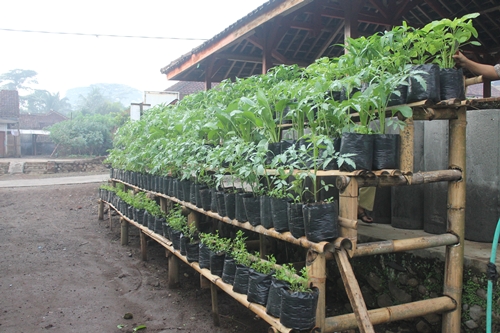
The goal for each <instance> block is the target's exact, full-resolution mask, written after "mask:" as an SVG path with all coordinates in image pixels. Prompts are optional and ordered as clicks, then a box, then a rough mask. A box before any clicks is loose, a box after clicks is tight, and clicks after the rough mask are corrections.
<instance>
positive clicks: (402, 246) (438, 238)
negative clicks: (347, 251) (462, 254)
mask: <svg viewBox="0 0 500 333" xmlns="http://www.w3.org/2000/svg"><path fill="white" fill-rule="evenodd" d="M458 242H459V239H458V237H457V236H456V235H453V234H442V235H433V236H425V237H417V238H406V239H394V240H387V241H381V242H371V243H363V244H358V246H357V247H356V249H355V251H354V254H353V257H361V256H366V255H375V254H384V253H395V252H403V251H413V250H421V249H428V248H432V247H438V246H445V245H455V244H458Z"/></svg>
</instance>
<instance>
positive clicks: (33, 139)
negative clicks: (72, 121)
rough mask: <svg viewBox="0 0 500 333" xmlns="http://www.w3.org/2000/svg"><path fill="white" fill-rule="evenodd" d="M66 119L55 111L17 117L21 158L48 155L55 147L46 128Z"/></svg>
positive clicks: (24, 114)
mask: <svg viewBox="0 0 500 333" xmlns="http://www.w3.org/2000/svg"><path fill="white" fill-rule="evenodd" d="M67 119H68V117H66V116H64V115H62V114H60V113H59V112H56V111H49V112H47V113H37V114H31V113H21V114H20V115H19V128H20V130H19V132H20V134H21V154H22V155H23V156H24V155H33V156H36V155H50V154H51V153H52V152H53V151H54V148H55V145H54V143H53V142H52V140H51V139H50V136H49V135H50V132H49V131H47V130H46V128H47V127H49V126H52V125H54V124H56V123H59V122H61V121H64V120H67Z"/></svg>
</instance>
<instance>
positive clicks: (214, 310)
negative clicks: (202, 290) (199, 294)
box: [210, 283, 220, 326]
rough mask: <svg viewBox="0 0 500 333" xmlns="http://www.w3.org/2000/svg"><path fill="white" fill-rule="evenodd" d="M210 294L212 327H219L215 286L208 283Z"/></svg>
mask: <svg viewBox="0 0 500 333" xmlns="http://www.w3.org/2000/svg"><path fill="white" fill-rule="evenodd" d="M210 294H211V295H212V318H213V319H214V325H215V326H220V320H219V303H218V300H217V286H216V285H215V284H214V283H210Z"/></svg>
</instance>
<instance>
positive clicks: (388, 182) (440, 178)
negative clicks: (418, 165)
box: [336, 169, 463, 190]
mask: <svg viewBox="0 0 500 333" xmlns="http://www.w3.org/2000/svg"><path fill="white" fill-rule="evenodd" d="M462 176H463V173H462V172H461V171H460V170H457V169H450V170H438V171H421V172H416V173H414V174H412V175H407V176H394V177H371V178H366V177H356V179H357V180H358V186H359V187H372V186H374V187H387V186H406V185H420V184H428V183H436V182H449V181H459V180H461V179H462ZM350 181H351V178H350V177H346V176H340V177H338V178H337V180H336V186H337V188H338V189H339V190H341V189H343V188H345V186H346V184H349V182H350Z"/></svg>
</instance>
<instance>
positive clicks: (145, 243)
mask: <svg viewBox="0 0 500 333" xmlns="http://www.w3.org/2000/svg"><path fill="white" fill-rule="evenodd" d="M140 241H141V259H142V261H148V239H147V238H146V234H145V233H144V231H142V230H141V231H140Z"/></svg>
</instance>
